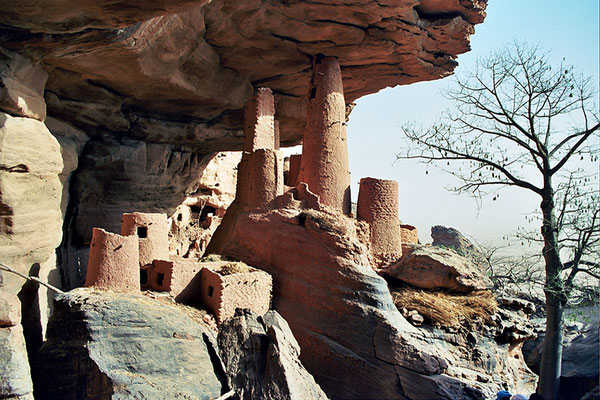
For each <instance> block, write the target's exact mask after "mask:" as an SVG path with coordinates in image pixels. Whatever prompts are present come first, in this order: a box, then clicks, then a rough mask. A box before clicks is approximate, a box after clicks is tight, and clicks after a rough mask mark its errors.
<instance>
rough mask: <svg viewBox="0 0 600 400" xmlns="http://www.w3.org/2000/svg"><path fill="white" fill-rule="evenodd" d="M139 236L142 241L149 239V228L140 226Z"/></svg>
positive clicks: (138, 229)
mask: <svg viewBox="0 0 600 400" xmlns="http://www.w3.org/2000/svg"><path fill="white" fill-rule="evenodd" d="M137 235H138V237H139V238H140V239H145V238H147V237H148V228H147V227H145V226H138V228H137Z"/></svg>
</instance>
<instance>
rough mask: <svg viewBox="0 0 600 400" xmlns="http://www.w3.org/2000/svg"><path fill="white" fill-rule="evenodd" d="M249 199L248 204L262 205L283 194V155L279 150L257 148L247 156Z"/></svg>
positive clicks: (251, 205) (252, 205) (253, 205)
mask: <svg viewBox="0 0 600 400" xmlns="http://www.w3.org/2000/svg"><path fill="white" fill-rule="evenodd" d="M248 165H249V170H250V180H251V189H250V199H249V202H248V206H250V207H264V206H267V205H269V204H271V202H272V201H273V200H275V197H277V196H279V195H281V194H283V156H282V154H281V152H280V151H277V150H269V149H258V150H256V151H254V153H252V154H250V155H249V156H248Z"/></svg>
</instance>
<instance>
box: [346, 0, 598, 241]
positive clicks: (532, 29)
mask: <svg viewBox="0 0 600 400" xmlns="http://www.w3.org/2000/svg"><path fill="white" fill-rule="evenodd" d="M598 3H599V2H598V0H572V1H564V0H562V1H559V0H528V1H523V0H518V1H517V0H490V1H489V5H488V8H487V14H488V16H487V18H486V20H485V21H484V22H483V24H480V25H477V26H476V27H475V31H476V32H475V34H474V35H473V36H472V37H471V48H472V50H471V52H469V53H466V54H463V55H461V56H459V57H458V63H459V67H458V68H457V69H456V73H458V74H460V71H461V70H462V69H469V68H471V67H472V65H473V64H474V61H475V59H476V58H477V57H478V56H482V55H487V54H488V53H489V52H490V51H492V50H496V49H499V48H500V47H501V46H502V45H503V44H504V43H507V42H511V41H512V40H513V39H517V40H519V41H527V42H528V43H531V44H539V45H540V46H541V47H543V48H544V49H546V50H550V51H551V52H552V57H553V59H554V60H556V61H557V62H559V61H560V60H561V58H562V57H565V58H566V61H567V63H569V64H573V65H575V66H577V67H579V68H580V69H581V70H582V71H583V72H584V73H585V74H586V75H589V76H592V77H593V79H594V82H595V85H596V88H597V87H598V75H599V67H598V53H599V48H598V41H599V29H598V19H599V10H598ZM448 79H451V78H446V79H443V80H439V81H434V82H422V83H418V84H414V85H409V86H401V87H396V88H389V89H385V90H382V91H381V92H379V93H377V94H373V95H370V96H366V97H364V98H361V99H359V100H358V102H357V106H356V108H355V109H354V111H353V112H352V114H351V116H350V121H349V124H348V141H349V155H350V170H351V173H352V191H353V198H354V199H356V195H357V193H358V181H359V180H360V178H361V177H365V176H371V177H375V178H384V179H394V180H397V181H398V183H399V186H400V193H399V194H400V218H401V219H402V221H403V222H405V223H409V224H412V225H415V226H416V227H417V228H418V230H419V233H420V235H419V236H420V238H421V241H422V242H425V243H426V242H430V241H431V239H430V237H429V231H430V227H431V226H432V225H436V224H440V225H446V226H452V227H455V228H457V229H459V230H461V231H462V232H463V233H465V234H467V235H468V236H472V237H475V238H476V239H477V240H479V241H482V242H488V243H490V242H497V241H499V240H500V238H501V237H502V236H503V235H505V234H508V233H510V232H511V231H513V230H515V229H516V228H517V226H519V225H522V224H523V223H524V222H525V218H524V214H525V213H528V212H531V211H534V210H535V209H536V208H537V206H538V203H539V200H538V199H537V198H536V197H534V196H533V195H529V194H528V193H526V192H524V191H520V190H517V189H513V190H507V191H503V192H501V193H502V196H501V197H500V199H499V200H498V201H494V202H493V201H492V200H491V199H486V200H485V201H484V203H483V207H482V209H481V211H480V212H479V213H478V211H477V208H476V203H475V201H474V200H473V199H471V198H470V197H468V196H466V197H465V196H456V195H453V194H451V193H449V192H447V191H446V190H445V189H444V186H445V185H446V184H447V183H448V182H450V179H451V178H450V177H449V175H445V174H442V173H436V172H435V171H434V170H433V169H432V168H431V167H430V168H429V174H428V175H425V167H424V166H422V165H420V164H416V163H415V162H413V161H407V160H405V161H398V162H396V163H394V160H395V156H394V155H395V153H397V152H398V151H399V150H400V148H401V144H400V143H401V139H402V133H401V130H400V126H401V125H403V124H404V123H406V122H408V121H419V122H421V123H422V124H423V125H424V126H427V125H429V124H431V123H432V122H434V121H435V119H436V117H437V116H439V114H440V113H441V112H442V111H443V109H444V108H446V107H447V106H449V104H448V103H447V102H446V101H445V100H444V99H443V97H442V96H441V94H440V91H441V88H442V87H444V86H447V85H448V84H449V82H448Z"/></svg>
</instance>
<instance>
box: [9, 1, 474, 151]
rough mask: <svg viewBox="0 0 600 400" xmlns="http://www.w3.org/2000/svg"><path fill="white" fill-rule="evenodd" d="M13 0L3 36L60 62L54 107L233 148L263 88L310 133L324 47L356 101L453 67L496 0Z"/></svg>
mask: <svg viewBox="0 0 600 400" xmlns="http://www.w3.org/2000/svg"><path fill="white" fill-rule="evenodd" d="M4 3H5V5H4V6H3V8H4V10H7V11H5V12H3V14H2V16H0V23H2V24H3V25H4V28H3V29H1V30H0V38H1V39H2V42H3V43H4V45H5V46H6V47H8V48H11V49H15V50H17V51H19V52H21V53H23V54H25V55H27V56H29V57H32V58H33V59H35V60H37V61H41V62H42V64H43V66H44V68H45V69H46V70H47V71H49V75H50V76H49V79H48V84H47V87H46V94H45V99H46V102H47V103H48V111H49V114H50V115H53V116H58V117H60V118H62V119H64V120H67V121H69V122H72V123H73V124H75V125H77V126H79V127H81V128H83V129H84V130H85V131H86V133H88V134H91V135H98V134H103V133H107V132H111V133H119V136H121V135H122V134H127V135H129V136H133V137H137V138H139V139H143V140H146V141H152V142H161V143H173V144H177V145H188V146H196V147H199V146H202V148H204V149H208V148H210V149H211V150H226V149H239V147H240V140H239V138H240V137H241V131H240V129H241V124H242V113H241V109H242V107H243V106H244V104H245V103H246V101H247V100H248V98H249V96H250V94H251V91H252V87H253V86H257V85H260V86H265V87H269V88H271V89H272V90H273V91H274V92H275V97H276V109H277V110H278V120H279V121H280V123H281V133H282V142H283V143H284V144H291V143H297V142H298V140H299V139H300V138H301V134H302V127H303V126H304V124H305V121H304V119H305V117H306V104H305V102H306V101H305V99H306V96H307V94H308V91H309V87H310V85H309V84H310V67H311V64H312V58H313V57H314V56H316V55H318V54H323V55H326V56H335V57H337V58H338V59H339V60H340V65H341V68H342V72H343V81H344V92H345V95H346V101H347V102H348V103H349V102H352V101H353V100H355V99H357V98H359V97H361V96H364V95H366V94H370V93H375V92H377V91H379V90H380V89H382V88H385V87H387V86H395V85H401V84H408V83H412V82H417V81H423V80H431V79H438V78H441V77H443V76H445V75H448V74H449V73H451V72H452V70H453V69H454V67H455V66H456V62H455V61H454V59H455V57H456V55H457V54H460V53H463V52H465V51H467V50H468V49H469V40H468V38H469V35H470V34H472V33H473V25H474V24H477V23H480V22H482V21H483V18H484V15H485V14H484V12H483V8H484V7H485V3H486V1H484V0H461V1H458V0H444V1H440V0H423V1H418V0H393V1H391V0H382V1H365V0H352V1H339V0H329V1H324V2H323V1H320V2H312V1H293V0H286V1H275V0H263V1H261V0H253V1H244V2H239V1H235V0H213V1H210V2H207V1H179V2H176V5H172V4H170V3H173V2H166V1H160V0H152V1H138V2H134V4H132V3H131V2H124V1H110V2H102V4H101V5H98V4H96V2H93V1H82V2H77V3H76V4H73V3H72V2H67V1H64V0H46V1H42V2H39V1H35V2H30V1H17V0H12V1H8V3H9V4H6V3H7V2H6V1H5V2H4Z"/></svg>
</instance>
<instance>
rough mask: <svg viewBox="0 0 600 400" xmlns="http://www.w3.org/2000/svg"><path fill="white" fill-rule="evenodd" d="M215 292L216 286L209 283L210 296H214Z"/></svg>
mask: <svg viewBox="0 0 600 400" xmlns="http://www.w3.org/2000/svg"><path fill="white" fill-rule="evenodd" d="M214 292H215V288H214V287H212V286H210V285H208V297H213V294H214Z"/></svg>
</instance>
